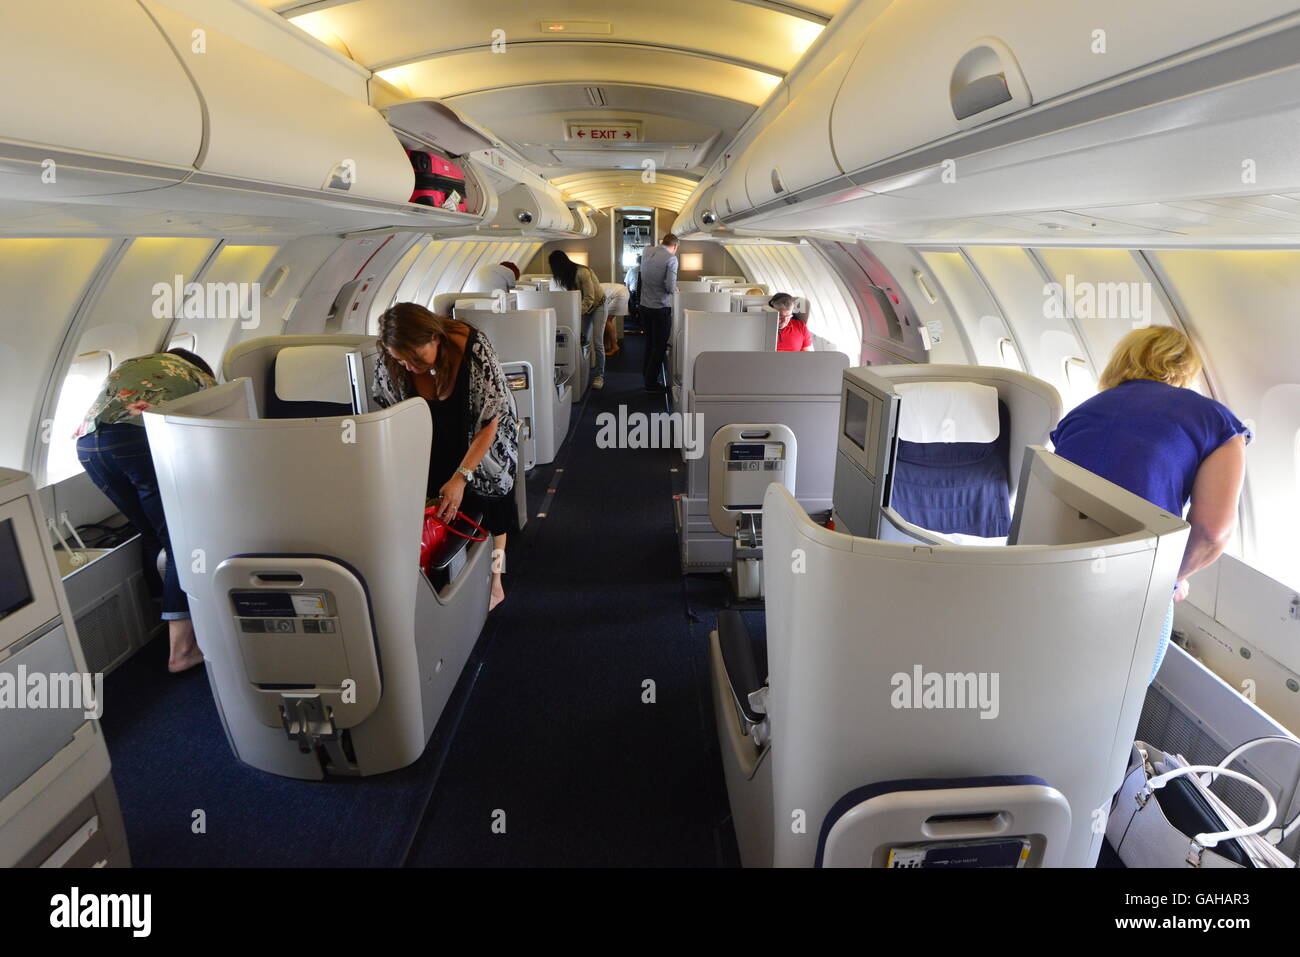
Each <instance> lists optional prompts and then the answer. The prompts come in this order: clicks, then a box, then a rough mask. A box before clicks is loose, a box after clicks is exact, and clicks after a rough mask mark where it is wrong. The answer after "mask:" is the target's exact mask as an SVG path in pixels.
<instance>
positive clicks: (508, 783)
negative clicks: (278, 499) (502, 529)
mask: <svg viewBox="0 0 1300 957" xmlns="http://www.w3.org/2000/svg"><path fill="white" fill-rule="evenodd" d="M624 343H625V345H624V350H623V352H622V353H621V354H620V355H618V356H616V357H615V358H613V359H611V360H610V364H609V368H608V370H607V376H606V387H605V389H604V390H603V391H601V392H596V393H592V396H591V398H590V400H589V401H588V403H587V408H586V410H585V413H584V415H583V417H582V419H581V421H580V422H579V423H578V424H577V426H576V429H575V432H574V435H573V437H572V438H571V439H570V443H571V444H570V445H569V446H568V447H566V450H565V452H564V453H563V461H561V462H560V463H559V464H560V466H561V467H562V468H563V472H562V473H561V480H560V482H559V484H558V485H557V486H555V487H556V488H557V492H556V495H555V497H554V499H553V501H552V502H551V504H550V506H549V509H548V514H547V516H546V518H545V519H543V520H541V521H538V520H537V519H533V521H534V522H535V523H536V528H535V529H534V532H535V534H536V539H535V542H534V543H533V545H532V547H530V548H529V549H528V551H527V553H526V555H525V557H524V560H523V561H524V564H523V566H522V567H521V568H519V569H518V570H517V572H518V574H517V576H513V575H510V574H507V581H506V595H507V598H506V602H505V604H504V605H502V606H501V608H500V609H499V611H498V612H497V614H496V616H494V617H497V618H498V620H497V622H496V625H497V628H496V632H495V634H492V635H489V636H487V642H486V647H485V648H484V649H483V668H482V671H481V673H480V675H479V680H478V684H477V687H476V688H475V690H474V695H473V697H472V699H471V700H470V702H469V705H468V707H467V708H466V711H465V715H464V717H463V718H462V721H461V727H460V730H459V732H458V733H457V738H456V742H455V746H454V747H453V748H452V750H451V753H450V754H449V756H448V760H447V765H446V768H445V769H444V771H443V774H442V777H441V780H440V782H439V786H438V788H437V790H436V791H435V793H434V795H433V800H432V801H431V803H430V806H429V810H428V814H427V815H426V817H425V820H424V822H423V824H422V826H421V828H420V831H419V833H418V834H417V835H416V839H415V842H414V844H413V846H412V851H411V855H410V857H409V859H408V861H407V863H408V864H410V865H413V866H429V865H507V864H509V865H523V866H529V865H538V866H544V865H557V866H566V865H569V866H571V865H582V866H597V865H629V866H672V865H678V866H714V865H716V864H719V863H726V862H728V859H729V858H730V854H728V853H727V852H726V846H727V843H728V838H727V837H725V836H720V833H719V828H718V825H719V824H720V823H722V822H723V821H724V819H725V817H726V801H725V797H724V796H723V791H722V778H721V771H720V768H719V765H718V761H717V755H716V746H715V744H714V731H713V718H712V710H711V705H710V702H709V689H708V685H707V646H706V644H705V643H703V642H701V641H700V640H699V638H698V636H696V635H693V634H692V630H691V629H690V628H689V627H688V623H687V620H686V616H685V614H684V607H683V585H682V579H681V574H680V571H679V566H678V561H677V550H676V536H675V533H674V530H673V519H672V511H671V496H672V492H673V487H672V482H673V478H674V475H673V473H672V472H671V471H670V470H671V469H672V468H674V467H676V466H677V465H678V463H679V459H678V457H677V453H675V452H673V451H671V450H651V449H640V450H631V449H600V448H597V446H596V441H595V439H596V433H597V416H598V415H599V414H600V413H601V412H613V413H615V414H617V410H618V406H619V405H620V404H626V405H627V406H628V411H629V412H630V413H631V412H638V411H640V412H647V413H648V412H652V411H662V410H663V408H664V405H663V400H662V399H661V398H657V397H654V396H650V395H647V394H645V393H644V392H642V391H641V376H640V364H641V355H642V351H641V350H642V345H643V340H642V339H641V338H640V337H632V336H629V337H628V338H627V339H625V340H624ZM646 681H653V682H654V691H655V698H656V700H655V703H653V704H647V703H643V700H642V698H643V695H644V694H645V692H644V690H643V689H644V682H646ZM498 811H501V812H504V821H505V833H504V834H502V833H494V831H493V828H492V825H493V820H494V817H493V815H494V813H495V812H498ZM498 819H499V818H498Z"/></svg>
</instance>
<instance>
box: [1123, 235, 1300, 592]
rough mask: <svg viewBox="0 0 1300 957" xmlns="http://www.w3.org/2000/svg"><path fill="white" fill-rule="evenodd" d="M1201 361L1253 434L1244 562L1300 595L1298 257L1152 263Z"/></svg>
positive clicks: (1193, 255)
mask: <svg viewBox="0 0 1300 957" xmlns="http://www.w3.org/2000/svg"><path fill="white" fill-rule="evenodd" d="M1148 255H1149V257H1150V259H1151V261H1152V263H1153V264H1155V265H1156V267H1157V269H1158V271H1159V273H1160V274H1161V279H1162V282H1163V283H1164V285H1165V288H1166V289H1168V291H1169V293H1170V295H1171V297H1172V298H1173V300H1174V304H1175V306H1176V307H1177V309H1178V311H1179V315H1180V316H1181V317H1182V319H1183V322H1184V323H1185V324H1186V326H1187V328H1188V331H1189V333H1190V334H1191V336H1192V338H1193V340H1194V341H1195V342H1196V343H1197V344H1198V345H1199V346H1200V348H1201V352H1202V354H1203V355H1204V356H1206V357H1208V362H1209V373H1210V379H1211V381H1212V383H1213V385H1214V388H1215V395H1216V398H1218V399H1219V401H1221V402H1223V403H1224V404H1225V405H1227V406H1228V408H1230V409H1231V410H1232V411H1233V412H1234V413H1236V414H1237V416H1238V417H1240V418H1241V419H1242V420H1243V421H1245V422H1246V423H1247V424H1248V425H1250V426H1252V427H1253V429H1254V432H1255V441H1254V442H1253V443H1252V444H1251V445H1250V447H1249V448H1248V449H1247V452H1246V478H1247V499H1246V508H1245V512H1246V515H1247V519H1248V524H1247V527H1246V529H1245V532H1246V534H1245V536H1244V537H1245V542H1244V546H1245V547H1244V553H1243V555H1242V557H1243V558H1244V559H1245V560H1246V561H1247V562H1248V563H1249V564H1251V565H1254V566H1255V567H1257V568H1259V569H1260V570H1261V571H1263V572H1264V573H1265V574H1267V575H1270V576H1272V577H1273V578H1276V579H1277V580H1279V581H1281V582H1283V583H1284V584H1286V585H1289V586H1290V587H1292V588H1300V552H1298V551H1297V548H1296V542H1297V541H1300V461H1298V459H1300V372H1297V365H1296V356H1300V324H1297V323H1296V322H1295V321H1293V320H1292V318H1291V317H1294V315H1295V309H1296V306H1295V304H1296V302H1297V297H1300V252H1297V251H1295V250H1285V251H1283V250H1278V251H1265V250H1185V251H1182V250H1180V251H1160V252H1153V253H1149V254H1148Z"/></svg>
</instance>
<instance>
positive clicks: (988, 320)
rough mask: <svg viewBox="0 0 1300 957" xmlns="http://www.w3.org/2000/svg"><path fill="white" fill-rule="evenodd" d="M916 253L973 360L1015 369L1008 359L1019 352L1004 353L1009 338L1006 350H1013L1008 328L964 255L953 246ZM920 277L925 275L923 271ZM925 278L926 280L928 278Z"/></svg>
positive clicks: (1013, 346)
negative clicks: (962, 330)
mask: <svg viewBox="0 0 1300 957" xmlns="http://www.w3.org/2000/svg"><path fill="white" fill-rule="evenodd" d="M918 255H919V256H920V257H921V259H922V260H923V262H924V265H925V266H926V267H928V268H929V270H930V271H931V272H932V273H933V274H934V279H935V280H936V281H937V282H938V285H939V288H938V289H935V290H932V291H933V292H935V293H936V295H940V296H942V297H946V298H947V300H948V302H949V303H950V304H951V307H952V312H953V317H954V319H955V320H956V321H957V322H959V323H961V324H962V326H963V327H964V328H965V330H966V334H967V337H968V338H969V340H970V344H971V347H972V348H973V349H974V350H975V362H976V363H977V364H979V365H986V366H1003V367H1005V368H1012V369H1015V368H1019V366H1018V365H1016V364H1015V363H1014V362H1012V361H1011V356H1013V355H1014V356H1016V357H1018V356H1019V352H1018V351H1014V352H1008V350H1007V348H1005V347H1004V344H1003V340H1009V341H1011V346H1010V349H1011V350H1015V343H1014V340H1012V339H1011V330H1010V329H1008V328H1007V324H1006V322H1005V321H1004V320H1003V318H1002V313H1001V310H1000V309H999V308H998V304H997V303H996V302H994V301H993V298H992V297H991V296H990V295H989V291H988V289H987V288H986V287H985V286H984V283H982V282H981V281H980V277H979V276H977V275H976V274H975V273H974V272H973V271H972V270H971V268H970V265H969V264H968V263H967V262H966V259H965V257H964V256H962V254H961V253H960V252H959V251H958V250H955V249H936V250H926V251H925V252H923V253H919V254H918ZM922 277H923V278H925V277H924V274H922ZM913 278H914V279H915V277H913ZM926 281H927V283H928V281H929V280H928V279H927V280H926ZM917 288H918V289H920V288H921V287H917ZM926 288H928V286H927V287H926Z"/></svg>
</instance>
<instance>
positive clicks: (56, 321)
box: [0, 239, 114, 471]
mask: <svg viewBox="0 0 1300 957" xmlns="http://www.w3.org/2000/svg"><path fill="white" fill-rule="evenodd" d="M113 245H114V241H113V240H110V239H0V301H2V302H4V303H5V308H4V309H3V311H0V382H3V383H4V384H5V396H6V400H7V407H6V410H5V415H4V416H3V424H0V466H3V467H6V468H17V469H20V470H23V471H30V470H31V466H32V463H31V462H30V461H29V458H28V457H29V455H30V454H31V450H32V446H33V439H34V438H35V437H39V438H40V439H41V440H42V441H50V442H53V441H62V440H64V439H66V440H67V441H71V436H63V437H59V436H55V435H53V434H52V432H51V431H50V430H47V429H44V428H42V423H40V422H39V421H37V417H38V416H39V415H40V412H39V410H40V409H41V408H42V404H43V402H44V400H45V396H46V390H47V387H48V386H49V385H50V381H49V379H50V374H51V372H52V370H53V369H54V367H55V364H56V362H57V360H58V357H59V354H60V352H61V351H62V349H63V348H65V344H64V337H65V335H66V333H67V329H68V323H69V321H70V320H71V319H72V316H73V313H74V311H75V310H76V309H77V306H78V303H80V301H81V299H82V297H83V296H84V295H85V293H86V290H87V288H88V286H89V283H90V281H91V279H92V277H93V276H94V275H95V271H96V269H97V268H98V267H99V266H100V264H101V263H102V262H103V260H104V257H105V255H107V254H108V253H109V251H110V248H111V247H112V246H113ZM50 424H51V425H52V423H50ZM42 458H43V456H42Z"/></svg>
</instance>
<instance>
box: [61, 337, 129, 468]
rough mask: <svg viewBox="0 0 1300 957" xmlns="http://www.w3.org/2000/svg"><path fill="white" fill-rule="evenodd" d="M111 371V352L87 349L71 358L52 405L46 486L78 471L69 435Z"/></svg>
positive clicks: (78, 464) (74, 444)
mask: <svg viewBox="0 0 1300 957" xmlns="http://www.w3.org/2000/svg"><path fill="white" fill-rule="evenodd" d="M112 371H113V355H112V353H109V352H104V351H98V352H87V353H83V354H82V355H79V356H77V358H76V359H74V360H73V361H72V366H71V368H69V369H68V375H67V378H65V379H64V380H63V388H62V389H60V390H59V403H58V405H57V406H56V407H55V411H54V423H53V424H52V425H51V426H50V432H49V453H48V456H47V458H46V460H45V481H46V482H47V483H49V484H50V485H53V484H54V483H55V482H61V481H63V480H64V479H66V478H70V477H71V476H73V475H76V474H77V473H78V472H80V471H81V463H80V462H79V461H77V444H76V442H75V441H73V438H72V434H73V433H74V432H75V431H76V430H77V427H78V426H79V425H81V420H82V417H83V416H84V415H85V414H86V410H87V409H89V408H90V405H91V403H93V402H94V401H95V396H96V394H98V392H99V389H100V387H101V386H102V385H103V384H104V379H105V378H107V377H108V374H109V373H110V372H112Z"/></svg>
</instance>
